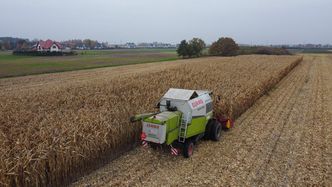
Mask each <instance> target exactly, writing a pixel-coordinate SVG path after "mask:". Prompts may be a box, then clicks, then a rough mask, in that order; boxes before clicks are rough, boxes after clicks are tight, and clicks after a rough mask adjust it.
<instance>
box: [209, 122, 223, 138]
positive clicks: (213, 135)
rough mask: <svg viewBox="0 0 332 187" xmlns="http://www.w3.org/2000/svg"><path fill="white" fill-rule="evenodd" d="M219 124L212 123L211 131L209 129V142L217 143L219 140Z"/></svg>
mask: <svg viewBox="0 0 332 187" xmlns="http://www.w3.org/2000/svg"><path fill="white" fill-rule="evenodd" d="M221 129H222V127H221V124H220V123H219V122H218V121H217V120H215V121H214V123H213V124H212V129H211V134H210V135H211V136H210V138H211V140H213V141H219V140H220V138H221Z"/></svg>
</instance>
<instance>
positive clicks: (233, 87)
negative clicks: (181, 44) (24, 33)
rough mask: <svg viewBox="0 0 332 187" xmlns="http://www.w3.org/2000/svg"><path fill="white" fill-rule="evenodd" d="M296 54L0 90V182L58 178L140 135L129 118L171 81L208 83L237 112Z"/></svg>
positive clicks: (218, 104) (230, 113) (64, 179)
mask: <svg viewBox="0 0 332 187" xmlns="http://www.w3.org/2000/svg"><path fill="white" fill-rule="evenodd" d="M301 60H302V58H299V57H290V56H287V57H286V56H281V57H274V56H241V57H235V58H202V59H196V60H186V61H183V64H181V65H178V66H176V67H170V68H164V69H162V70H159V71H156V72H150V73H143V74H127V75H123V76H121V75H119V76H118V77H113V78H107V77H103V78H101V79H98V81H88V80H87V81H82V82H80V83H79V84H74V83H73V82H71V81H68V82H63V83H62V84H61V85H57V84H45V85H41V86H39V87H35V86H34V87H32V88H27V89H24V90H20V92H15V89H13V90H8V87H7V89H6V91H3V92H2V91H0V114H1V116H0V148H1V149H0V184H2V185H19V186H36V185H42V186H44V185H51V186H54V185H61V184H64V183H68V182H70V181H71V180H72V179H73V178H75V177H77V176H79V175H81V174H82V173H84V172H86V171H88V170H90V169H92V168H95V167H96V166H97V165H98V164H101V163H102V162H103V161H105V160H108V159H109V157H110V156H114V155H115V154H116V153H118V152H120V151H121V150H122V149H126V148H128V146H129V145H132V144H133V142H135V141H136V140H137V139H138V134H139V131H140V125H139V124H130V123H129V121H128V119H129V117H130V116H131V115H133V114H136V113H142V112H148V111H153V107H154V105H155V104H156V102H157V101H158V99H159V98H160V97H161V96H162V95H163V93H164V92H165V91H167V90H168V88H170V87H177V88H188V89H209V90H212V91H213V92H214V97H218V96H220V98H221V101H217V99H216V98H215V100H214V102H215V103H214V107H215V111H216V112H217V114H222V115H224V116H226V117H231V118H236V117H238V116H239V115H240V114H241V113H243V112H244V111H245V110H246V109H248V108H249V107H250V106H251V105H252V104H253V103H254V102H255V100H257V99H258V98H259V97H260V96H261V95H263V94H264V93H266V92H267V91H268V90H269V89H270V88H272V87H273V86H274V85H275V84H276V83H277V82H278V81H279V80H280V79H281V78H282V77H283V76H285V75H286V74H287V73H288V72H289V71H290V70H291V69H292V68H293V67H295V66H296V65H297V64H298V63H299V62H300V61H301ZM147 66H148V65H147ZM97 76H98V75H97ZM36 78H37V77H36ZM77 78H78V79H79V77H77ZM8 80H10V79H8ZM96 164H97V165H96Z"/></svg>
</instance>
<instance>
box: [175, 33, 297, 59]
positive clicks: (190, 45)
mask: <svg viewBox="0 0 332 187" xmlns="http://www.w3.org/2000/svg"><path fill="white" fill-rule="evenodd" d="M204 49H206V44H205V42H204V41H203V40H202V39H200V38H193V39H192V40H190V41H189V42H187V41H186V40H182V41H181V43H180V45H179V46H178V48H177V53H178V55H179V56H180V57H182V58H192V57H199V56H202V54H203V50H204ZM207 53H208V54H207V55H210V56H236V55H244V54H264V55H290V54H291V53H290V52H289V51H288V50H287V49H286V48H275V47H267V46H261V47H257V46H249V47H248V46H247V47H241V48H240V47H239V45H238V44H237V43H236V42H235V40H234V39H233V38H230V37H221V38H219V39H218V40H217V41H215V42H213V43H212V44H211V46H209V48H208V50H207Z"/></svg>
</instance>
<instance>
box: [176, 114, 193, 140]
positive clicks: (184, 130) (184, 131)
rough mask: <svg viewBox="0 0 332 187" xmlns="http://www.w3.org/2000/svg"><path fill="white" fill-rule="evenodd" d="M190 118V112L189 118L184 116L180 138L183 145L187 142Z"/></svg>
mask: <svg viewBox="0 0 332 187" xmlns="http://www.w3.org/2000/svg"><path fill="white" fill-rule="evenodd" d="M190 116H191V115H190V112H188V114H187V116H185V115H183V114H182V117H181V123H180V128H179V137H178V141H179V142H181V143H184V142H185V141H186V135H187V127H188V123H189V121H190Z"/></svg>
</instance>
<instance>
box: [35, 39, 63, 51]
mask: <svg viewBox="0 0 332 187" xmlns="http://www.w3.org/2000/svg"><path fill="white" fill-rule="evenodd" d="M62 49H63V47H62V45H61V44H60V43H59V42H55V41H52V40H46V41H42V40H40V41H39V42H37V43H36V44H35V45H33V46H32V50H34V51H39V52H61V51H62Z"/></svg>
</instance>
